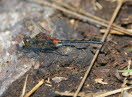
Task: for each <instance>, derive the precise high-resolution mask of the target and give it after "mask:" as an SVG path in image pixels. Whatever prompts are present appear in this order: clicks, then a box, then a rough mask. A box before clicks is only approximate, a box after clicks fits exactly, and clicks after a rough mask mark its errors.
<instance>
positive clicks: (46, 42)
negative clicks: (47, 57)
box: [23, 21, 103, 51]
mask: <svg viewBox="0 0 132 97" xmlns="http://www.w3.org/2000/svg"><path fill="white" fill-rule="evenodd" d="M31 22H32V23H33V24H34V26H35V27H37V28H38V29H39V31H40V33H38V34H37V35H35V36H34V37H32V38H31V37H28V36H25V37H24V38H23V42H24V46H23V47H24V48H30V49H32V50H37V51H39V50H40V51H49V50H50V51H52V50H53V51H54V50H56V49H58V48H59V47H62V46H70V47H75V48H77V47H76V46H75V44H84V43H92V44H102V43H103V42H101V41H97V40H94V39H90V38H85V39H72V40H61V39H58V38H54V37H51V36H50V35H47V34H46V33H44V32H47V30H45V29H44V28H42V27H41V26H40V25H38V24H36V23H35V22H33V21H31Z"/></svg>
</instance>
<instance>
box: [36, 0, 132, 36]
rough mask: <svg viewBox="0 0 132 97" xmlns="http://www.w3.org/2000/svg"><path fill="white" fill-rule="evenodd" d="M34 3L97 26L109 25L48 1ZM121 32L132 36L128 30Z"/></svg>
mask: <svg viewBox="0 0 132 97" xmlns="http://www.w3.org/2000/svg"><path fill="white" fill-rule="evenodd" d="M34 1H35V2H38V3H40V4H44V5H47V6H49V7H52V8H55V9H58V10H60V11H62V12H65V13H68V14H70V15H73V16H76V17H78V18H79V19H83V20H84V21H90V22H92V23H96V24H99V25H102V26H105V27H107V24H103V23H101V22H100V21H96V20H94V19H91V18H89V17H87V16H84V15H81V14H78V13H76V12H73V11H70V10H67V9H65V8H63V7H60V6H57V5H55V4H51V3H49V2H47V1H43V0H34ZM120 31H121V32H122V33H125V34H128V35H132V33H130V32H128V31H127V30H125V31H123V30H120Z"/></svg>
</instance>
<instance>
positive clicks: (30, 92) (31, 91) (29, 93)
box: [24, 79, 44, 97]
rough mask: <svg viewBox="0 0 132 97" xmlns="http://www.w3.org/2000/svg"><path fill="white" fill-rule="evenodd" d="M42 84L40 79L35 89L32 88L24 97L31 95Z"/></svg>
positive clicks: (42, 81)
mask: <svg viewBox="0 0 132 97" xmlns="http://www.w3.org/2000/svg"><path fill="white" fill-rule="evenodd" d="M43 83H44V79H42V80H41V81H40V82H39V83H38V84H37V85H36V86H35V87H33V88H32V90H30V91H29V92H28V93H27V94H26V95H25V96H24V97H29V96H30V95H32V94H33V93H34V92H35V91H36V90H37V89H38V88H39V87H40V86H41V85H42V84H43Z"/></svg>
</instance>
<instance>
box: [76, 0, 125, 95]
mask: <svg viewBox="0 0 132 97" xmlns="http://www.w3.org/2000/svg"><path fill="white" fill-rule="evenodd" d="M122 4H123V1H122V0H121V1H120V2H118V5H117V8H116V9H115V11H114V14H113V16H112V18H111V21H110V23H109V26H108V28H107V31H106V32H105V34H104V36H103V38H102V40H101V41H102V42H104V41H105V40H106V38H107V36H108V34H109V32H110V29H111V25H112V24H113V22H114V20H115V18H116V16H117V14H118V12H119V10H120V8H121V6H122ZM102 47H103V45H100V46H99V48H100V49H98V50H97V51H96V53H95V55H94V57H93V60H92V61H91V64H90V66H89V68H88V69H87V71H86V73H85V75H84V77H83V79H82V81H81V83H80V85H79V87H78V89H77V91H76V92H75V94H74V97H77V95H78V93H79V92H80V90H81V88H82V86H83V84H84V82H85V80H86V78H87V76H88V74H89V72H90V70H91V68H92V67H93V65H94V62H95V60H96V59H97V57H98V54H99V52H100V50H101V48H102Z"/></svg>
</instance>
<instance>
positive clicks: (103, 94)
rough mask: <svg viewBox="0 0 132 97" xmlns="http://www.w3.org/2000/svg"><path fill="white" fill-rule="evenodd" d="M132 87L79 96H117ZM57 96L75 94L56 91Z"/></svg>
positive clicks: (80, 94)
mask: <svg viewBox="0 0 132 97" xmlns="http://www.w3.org/2000/svg"><path fill="white" fill-rule="evenodd" d="M131 88H132V86H129V87H124V88H120V89H116V90H113V91H108V92H105V93H90V94H85V93H84V92H82V93H79V94H78V96H81V97H82V96H83V97H105V96H110V95H113V94H116V93H119V92H121V91H122V89H123V90H128V89H131ZM55 93H56V94H59V95H64V96H73V95H74V93H69V92H68V93H67V92H59V91H55Z"/></svg>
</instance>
